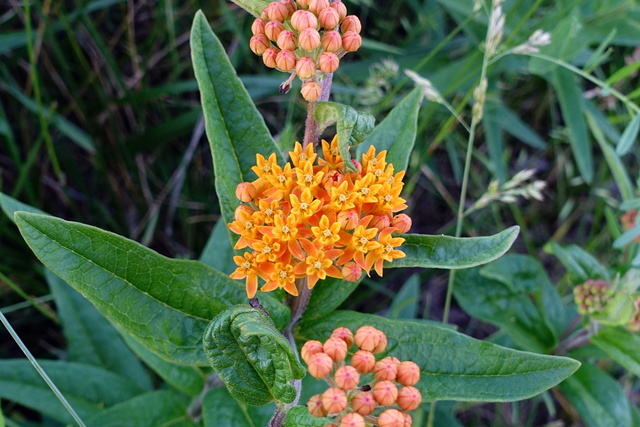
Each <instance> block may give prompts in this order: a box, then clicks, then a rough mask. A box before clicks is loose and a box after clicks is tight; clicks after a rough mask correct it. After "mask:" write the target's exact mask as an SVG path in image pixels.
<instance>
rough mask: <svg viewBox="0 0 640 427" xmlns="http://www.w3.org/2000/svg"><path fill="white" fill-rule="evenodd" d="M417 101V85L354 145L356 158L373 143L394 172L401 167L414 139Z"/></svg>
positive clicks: (420, 92) (406, 159) (418, 94)
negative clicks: (358, 143)
mask: <svg viewBox="0 0 640 427" xmlns="http://www.w3.org/2000/svg"><path fill="white" fill-rule="evenodd" d="M421 100H422V89H421V88H416V89H414V90H412V91H411V92H409V94H408V95H407V96H405V97H404V99H403V100H402V101H400V102H399V103H398V105H396V106H395V107H393V110H391V111H390V112H389V114H388V115H387V117H385V119H384V120H382V121H381V122H380V124H379V125H378V126H376V127H375V128H374V129H373V132H372V133H371V135H369V138H367V141H366V142H365V143H364V144H361V145H359V146H358V150H357V153H358V158H359V157H360V156H361V155H362V154H363V153H365V152H366V151H367V150H368V149H369V147H370V146H371V145H373V146H374V147H376V150H377V151H378V152H380V151H382V150H387V157H386V159H387V163H392V164H393V166H394V168H395V171H401V170H405V169H406V168H407V164H408V163H409V156H410V155H411V150H412V149H413V144H414V143H415V141H416V132H417V130H418V111H420V101H421Z"/></svg>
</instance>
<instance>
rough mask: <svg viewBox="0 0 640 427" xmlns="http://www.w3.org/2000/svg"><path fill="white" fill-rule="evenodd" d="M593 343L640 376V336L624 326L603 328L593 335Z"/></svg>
mask: <svg viewBox="0 0 640 427" xmlns="http://www.w3.org/2000/svg"><path fill="white" fill-rule="evenodd" d="M591 343H592V344H594V345H596V346H598V347H600V348H601V349H602V350H603V351H604V352H605V353H607V355H609V357H611V358H612V359H613V360H615V361H616V362H618V363H619V364H620V365H622V366H623V367H625V368H626V369H628V370H630V371H631V372H633V373H634V374H635V375H636V376H638V377H640V353H639V352H638V349H640V336H638V335H637V334H633V333H631V332H629V331H627V330H625V329H622V328H602V329H600V330H599V331H598V333H597V334H596V335H595V336H593V337H591Z"/></svg>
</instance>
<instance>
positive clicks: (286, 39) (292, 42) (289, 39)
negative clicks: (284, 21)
mask: <svg viewBox="0 0 640 427" xmlns="http://www.w3.org/2000/svg"><path fill="white" fill-rule="evenodd" d="M277 43H278V46H279V47H280V49H282V50H296V47H298V46H297V45H298V40H297V39H296V35H295V33H294V32H293V31H289V30H284V31H280V34H278V40H277Z"/></svg>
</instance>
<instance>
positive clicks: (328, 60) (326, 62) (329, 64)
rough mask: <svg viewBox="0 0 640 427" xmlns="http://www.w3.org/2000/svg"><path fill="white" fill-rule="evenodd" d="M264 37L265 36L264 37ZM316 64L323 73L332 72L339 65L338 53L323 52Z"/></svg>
mask: <svg viewBox="0 0 640 427" xmlns="http://www.w3.org/2000/svg"><path fill="white" fill-rule="evenodd" d="M265 38H266V37H265ZM318 65H319V66H320V69H321V70H322V72H324V73H333V72H335V71H336V70H337V69H338V67H339V66H340V59H338V55H336V54H335V53H332V52H324V53H323V54H322V55H320V58H318Z"/></svg>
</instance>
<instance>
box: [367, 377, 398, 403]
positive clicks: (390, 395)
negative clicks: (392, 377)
mask: <svg viewBox="0 0 640 427" xmlns="http://www.w3.org/2000/svg"><path fill="white" fill-rule="evenodd" d="M372 392H373V398H374V399H375V400H376V402H378V404H380V406H390V405H393V404H394V403H396V399H397V398H398V388H397V387H396V385H395V384H394V383H392V382H391V381H380V382H378V383H376V385H374V386H373V391H372Z"/></svg>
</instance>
